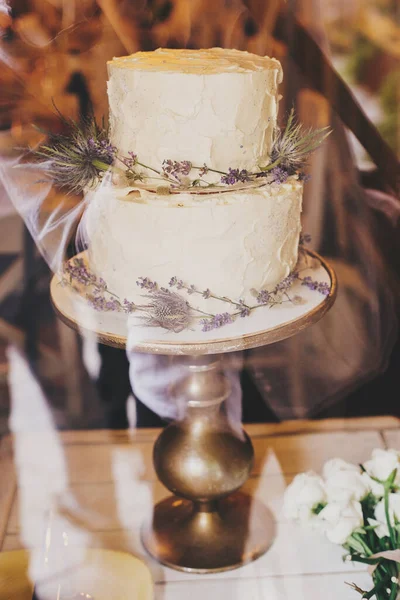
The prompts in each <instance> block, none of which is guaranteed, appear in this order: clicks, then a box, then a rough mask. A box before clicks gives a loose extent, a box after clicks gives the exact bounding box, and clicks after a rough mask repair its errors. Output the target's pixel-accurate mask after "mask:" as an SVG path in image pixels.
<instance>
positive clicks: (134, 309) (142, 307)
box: [61, 236, 331, 333]
mask: <svg viewBox="0 0 400 600" xmlns="http://www.w3.org/2000/svg"><path fill="white" fill-rule="evenodd" d="M307 239H308V236H304V238H303V239H302V240H301V241H302V242H303V241H305V240H307ZM302 270H303V269H302V268H301V267H298V268H297V269H296V270H295V271H293V272H292V273H290V275H288V276H287V277H285V278H284V279H283V280H282V281H280V282H279V283H278V284H277V285H276V286H275V287H274V288H273V289H271V290H266V289H263V290H259V291H257V290H252V295H253V297H254V302H253V303H249V304H248V303H246V302H244V300H242V299H238V300H234V299H231V298H228V297H226V296H219V295H217V294H215V293H213V292H212V291H211V290H209V289H208V288H207V289H204V290H201V289H198V288H197V287H196V286H195V285H193V284H190V283H187V282H184V281H182V280H181V279H179V278H178V277H176V276H172V277H171V278H170V280H169V282H168V287H162V286H160V285H159V284H158V283H157V282H156V281H153V280H151V279H150V278H148V277H139V278H138V280H137V281H136V285H137V286H138V287H139V288H140V289H141V290H142V291H143V294H142V296H143V303H140V304H138V303H135V302H132V301H130V300H129V299H127V298H124V299H121V298H119V297H118V296H117V295H116V294H114V293H113V292H112V290H110V289H109V288H108V286H107V283H106V282H105V281H104V279H102V278H101V277H97V276H96V275H95V274H94V273H92V272H91V271H90V269H89V267H88V266H87V264H86V262H85V260H84V258H82V257H75V258H72V259H71V260H69V261H67V262H66V263H65V265H64V269H63V272H62V273H61V285H63V286H66V285H69V286H71V287H72V288H73V289H74V290H75V291H76V292H78V293H79V294H81V295H84V296H85V298H86V300H87V302H88V304H89V305H90V306H91V307H92V308H93V309H95V310H97V311H100V312H117V313H125V314H127V315H130V314H133V313H136V314H137V316H138V317H139V319H140V321H141V323H142V324H143V325H144V326H147V327H161V328H162V329H166V330H168V331H173V332H174V333H180V332H181V331H183V330H185V329H191V328H193V327H194V326H195V324H196V322H197V323H198V324H199V325H200V326H201V330H202V331H203V332H208V331H212V330H214V329H219V328H220V327H223V326H224V325H229V324H230V323H233V322H234V321H235V320H236V319H238V318H245V317H249V316H250V315H251V314H252V313H253V312H254V311H255V310H257V309H259V308H262V307H264V308H265V307H268V308H272V307H274V306H277V305H281V304H285V303H292V304H304V303H305V302H306V300H305V299H304V298H303V296H301V295H299V294H293V293H292V291H291V289H292V286H293V284H294V283H295V282H300V283H301V285H302V286H304V287H306V288H308V289H310V290H313V291H315V292H316V293H319V294H321V295H322V296H328V295H329V294H330V289H331V288H330V285H329V284H328V283H327V282H320V281H316V280H314V279H313V278H312V277H311V276H309V275H307V276H305V277H303V276H302ZM196 295H198V296H201V297H202V298H203V299H205V300H208V299H213V300H218V301H219V302H220V303H221V307H222V310H221V312H220V313H212V312H206V311H203V310H200V309H199V308H197V307H195V306H194V304H193V303H191V302H190V297H191V296H196Z"/></svg>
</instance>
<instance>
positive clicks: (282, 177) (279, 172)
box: [271, 167, 289, 183]
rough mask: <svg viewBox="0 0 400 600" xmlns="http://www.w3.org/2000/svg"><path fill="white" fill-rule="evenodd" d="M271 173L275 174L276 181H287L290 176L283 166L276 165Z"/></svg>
mask: <svg viewBox="0 0 400 600" xmlns="http://www.w3.org/2000/svg"><path fill="white" fill-rule="evenodd" d="M271 173H272V175H273V176H274V183H285V181H286V180H287V178H288V177H289V174H288V172H287V171H286V170H285V169H282V167H275V168H274V169H272V171H271Z"/></svg>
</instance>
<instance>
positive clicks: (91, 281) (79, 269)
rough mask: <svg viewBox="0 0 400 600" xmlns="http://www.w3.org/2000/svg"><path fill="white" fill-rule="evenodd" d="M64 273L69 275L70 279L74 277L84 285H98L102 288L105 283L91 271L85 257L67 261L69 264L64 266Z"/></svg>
mask: <svg viewBox="0 0 400 600" xmlns="http://www.w3.org/2000/svg"><path fill="white" fill-rule="evenodd" d="M64 273H65V274H66V275H69V277H70V279H74V280H75V281H77V282H78V283H80V284H82V285H84V286H89V285H96V286H99V287H100V288H101V287H102V285H103V283H100V282H103V280H102V279H100V280H99V282H98V281H97V277H96V275H93V273H90V271H89V270H88V268H87V267H86V265H85V263H84V261H83V259H81V258H75V259H74V260H73V261H69V262H67V264H66V265H65V267H64ZM104 285H105V282H104ZM103 289H105V288H103Z"/></svg>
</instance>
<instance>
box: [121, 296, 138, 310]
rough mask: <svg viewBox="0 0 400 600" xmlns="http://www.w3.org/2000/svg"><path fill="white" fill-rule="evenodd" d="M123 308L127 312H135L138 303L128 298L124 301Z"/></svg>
mask: <svg viewBox="0 0 400 600" xmlns="http://www.w3.org/2000/svg"><path fill="white" fill-rule="evenodd" d="M122 305H123V310H124V312H126V313H133V312H134V311H135V310H136V304H135V303H134V302H130V301H129V300H127V299H126V298H125V299H124V301H123V302H122Z"/></svg>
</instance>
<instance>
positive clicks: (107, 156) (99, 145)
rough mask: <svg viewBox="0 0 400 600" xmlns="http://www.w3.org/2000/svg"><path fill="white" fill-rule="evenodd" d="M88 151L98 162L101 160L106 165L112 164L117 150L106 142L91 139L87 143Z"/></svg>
mask: <svg viewBox="0 0 400 600" xmlns="http://www.w3.org/2000/svg"><path fill="white" fill-rule="evenodd" d="M87 145H88V149H89V151H91V152H94V153H95V154H96V157H97V158H98V159H99V160H102V161H103V162H105V163H106V164H108V165H111V164H112V163H113V162H114V159H115V154H116V152H117V148H116V147H115V146H113V145H112V144H111V143H110V142H109V141H108V140H101V141H100V140H98V139H94V138H93V137H91V138H89V139H88V141H87Z"/></svg>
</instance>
